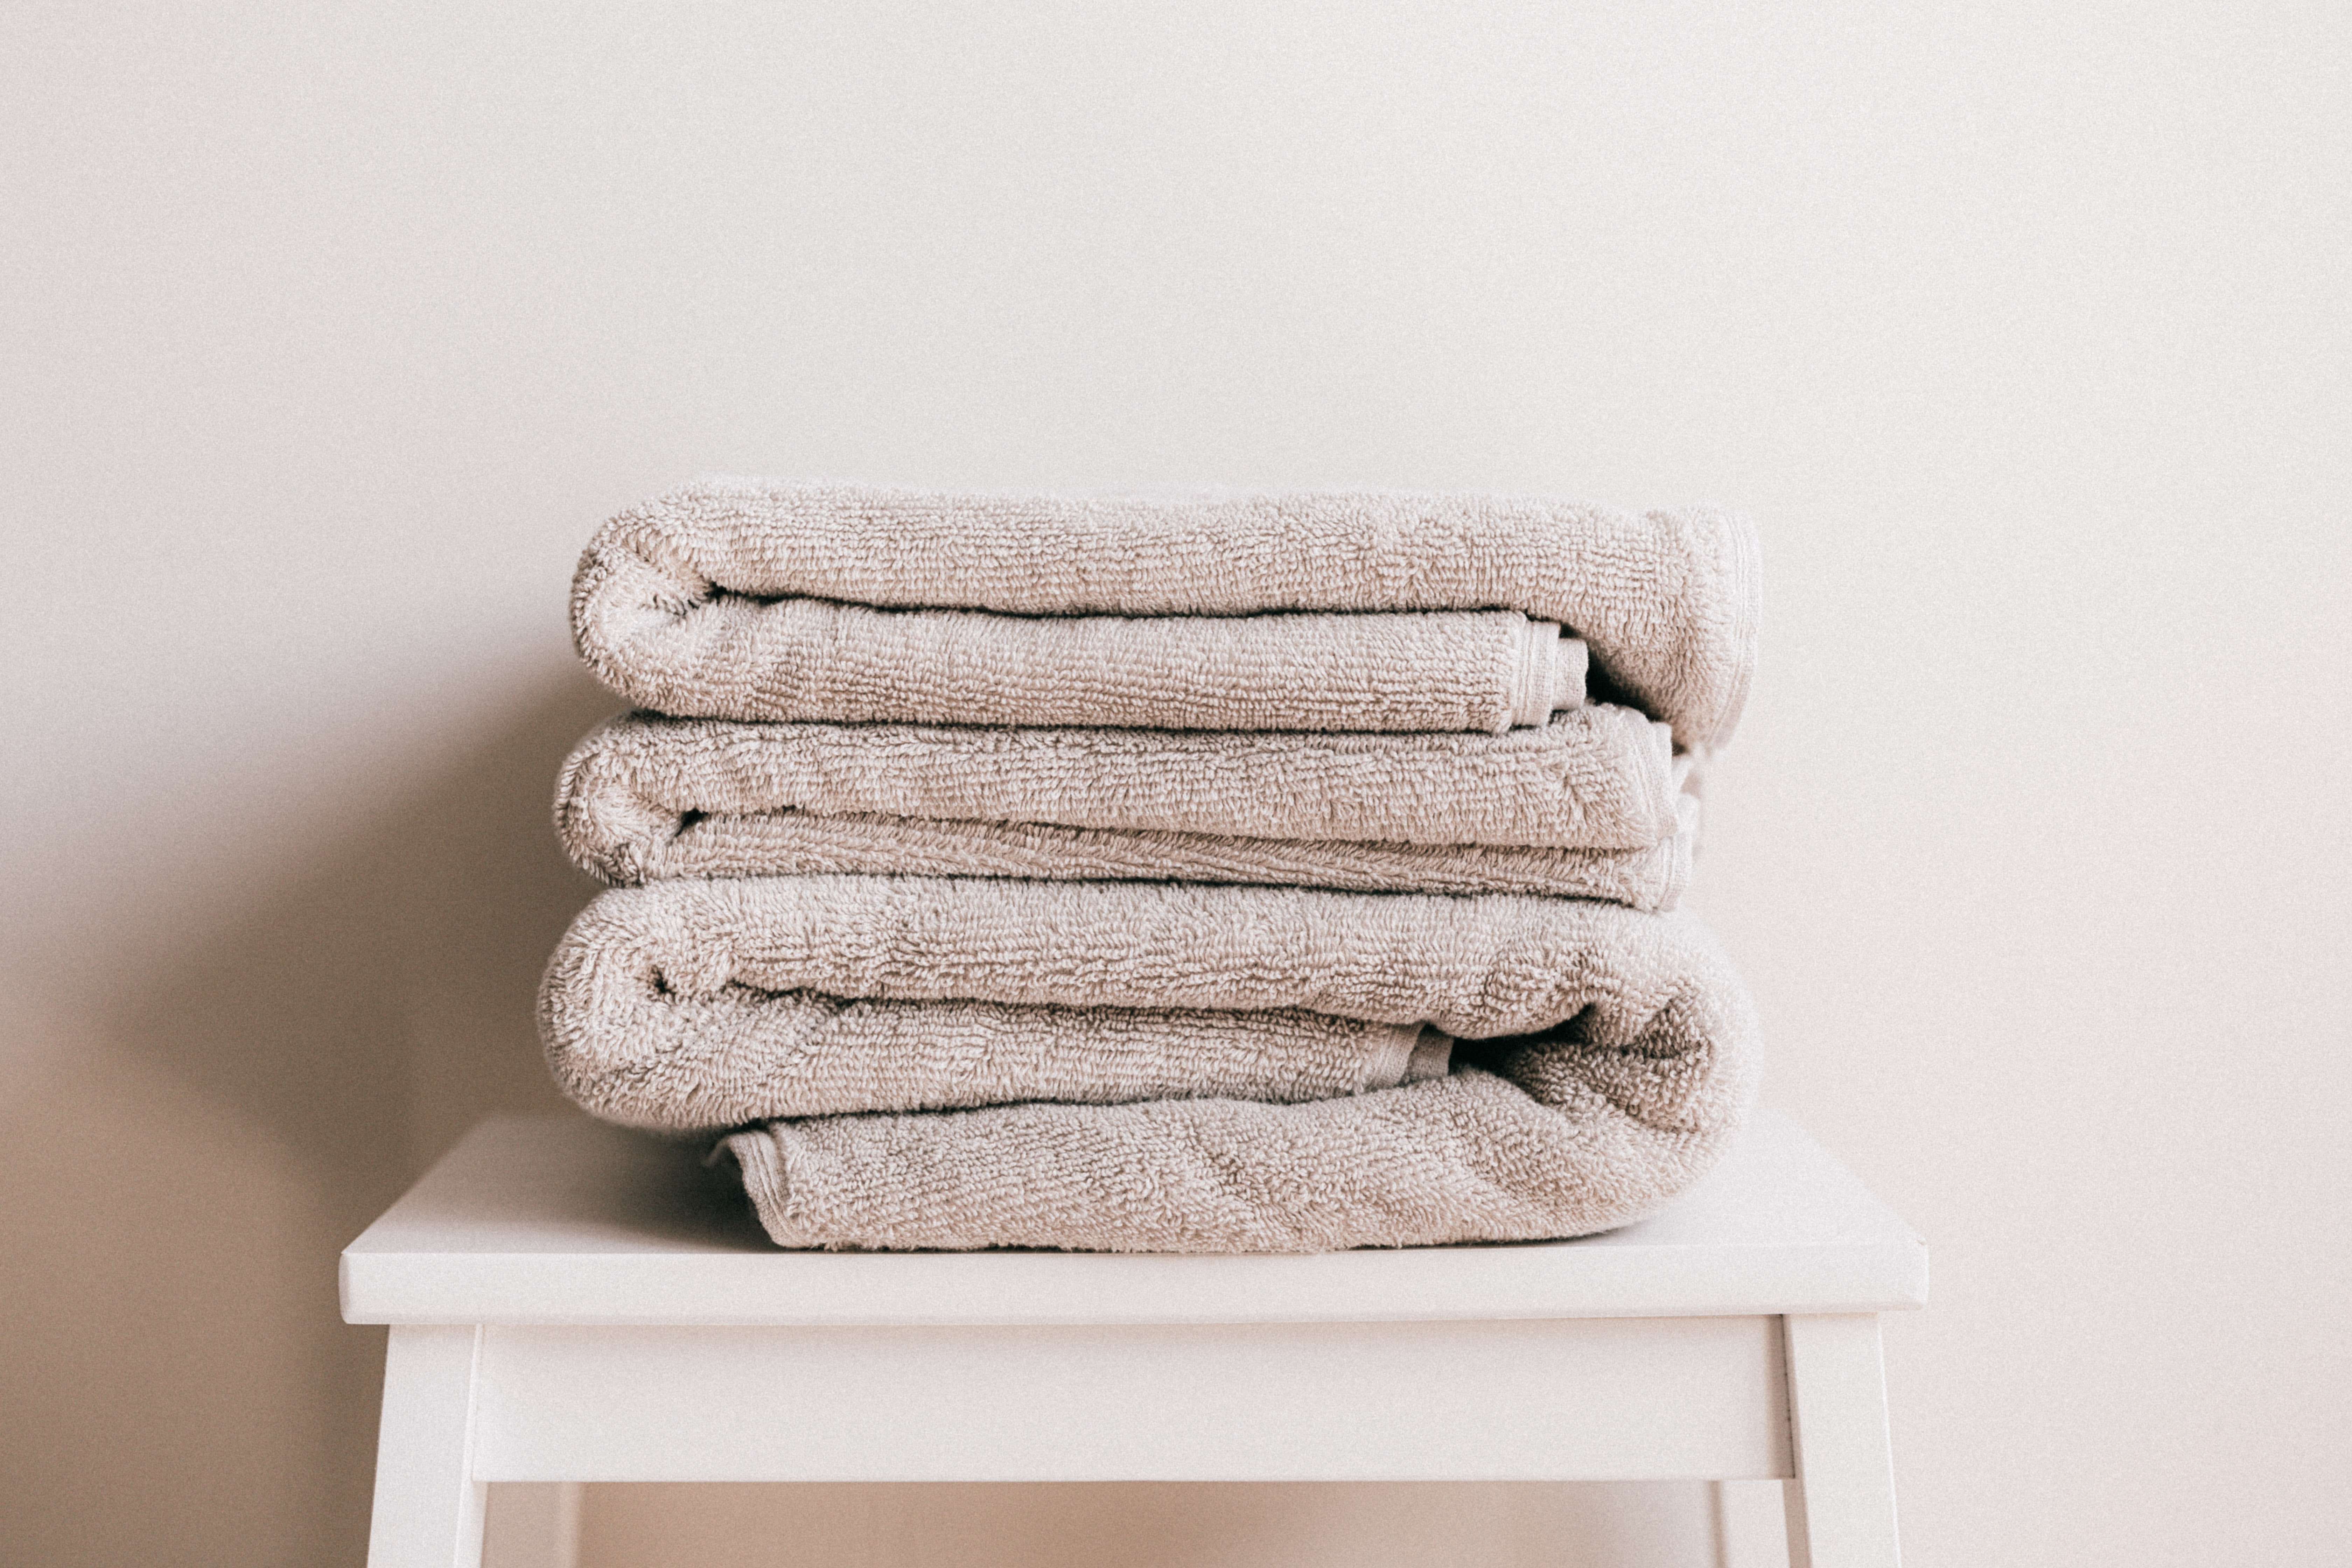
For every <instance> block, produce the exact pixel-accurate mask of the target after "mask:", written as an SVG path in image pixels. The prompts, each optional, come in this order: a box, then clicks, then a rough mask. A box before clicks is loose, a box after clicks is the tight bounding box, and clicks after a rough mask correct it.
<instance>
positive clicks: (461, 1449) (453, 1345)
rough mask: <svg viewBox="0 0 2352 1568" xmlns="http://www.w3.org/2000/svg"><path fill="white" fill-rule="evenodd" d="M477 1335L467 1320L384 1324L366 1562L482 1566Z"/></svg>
mask: <svg viewBox="0 0 2352 1568" xmlns="http://www.w3.org/2000/svg"><path fill="white" fill-rule="evenodd" d="M480 1342H481V1331H480V1330H479V1329H477V1328H474V1327H472V1326H470V1325H460V1326H457V1327H442V1326H438V1325H436V1326H433V1327H429V1328H408V1327H401V1326H398V1325H395V1326H394V1329H393V1331H392V1340H391V1343H390V1344H389V1345H388V1346H387V1347H386V1348H385V1351H384V1357H383V1426H382V1427H380V1428H379V1429H378V1432H377V1436H376V1445H375V1514H374V1519H373V1522H372V1524H371V1525H370V1527H369V1531H368V1568H481V1562H482V1512H483V1506H484V1503H485V1501H486V1498H487V1494H488V1487H487V1486H485V1485H484V1484H483V1483H482V1482H480V1481H478V1480H476V1479H474V1368H475V1363H476V1359H477V1354H478V1349H479V1346H480Z"/></svg>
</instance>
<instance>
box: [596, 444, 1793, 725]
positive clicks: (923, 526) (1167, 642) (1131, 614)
mask: <svg viewBox="0 0 2352 1568" xmlns="http://www.w3.org/2000/svg"><path fill="white" fill-rule="evenodd" d="M1757 582H1758V570H1757V558H1756V547H1755V539H1754V533H1753V531H1752V530H1750V529H1749V528H1748V525H1747V524H1746V523H1745V522H1744V521H1741V520H1739V519H1738V518H1735V517H1731V516H1728V515H1726V514H1723V513H1719V512H1715V511H1710V510H1689V511H1681V512H1647V513H1643V514H1641V515H1638V516H1636V515H1633V514H1630V513H1623V512H1615V511H1610V510H1602V509H1599V508H1591V507H1580V506H1570V505H1565V504H1562V503H1559V502H1552V501H1538V500H1502V499H1493V498H1477V497H1444V496H1398V495H1380V494H1364V495H1348V494H1332V495H1291V496H1257V497H1244V498H1238V499H1219V500H1139V499H1125V498H1117V499H1112V498H1105V499H1096V500H1056V499H1050V498H1021V497H1010V496H956V495H934V494H925V493H921V492H916V491H906V490H889V489H862V488H856V487H849V486H825V485H775V484H763V483H758V482H753V481H740V480H716V481H710V482H707V483H704V484H700V485H694V486H689V487H688V488H687V489H680V490H677V491H674V492H672V493H671V494H669V495H667V496H664V497H662V498H661V499H660V500H655V501H652V502H648V503H647V504H646V505H643V506H639V507H635V508H632V509H631V510H627V511H625V512H622V513H621V514H620V515H618V516H616V517H614V518H613V519H612V520H610V521H607V522H606V523H605V524H604V526H603V527H602V528H600V529H599V530H598V531H597V532H596V534H595V536H594V538H593V540H592V541H591V542H590V544H589V546H588V550H587V552H586V553H585V554H584V555H583V557H582V559H581V563H580V569H579V572H578V574H577V575H576V576H575V577H574V579H573V581H572V635H573V638H574V640H575V642H576V643H577V644H578V647H579V649H580V652H581V655H582V657H583V658H585V659H586V660H587V662H588V665H589V667H590V668H592V669H593V670H594V671H595V672H596V674H597V676H598V678H599V679H602V680H604V682H605V683H606V684H607V685H609V686H611V687H613V688H614V689H615V690H617V691H620V692H621V693H623V694H624V695H625V696H627V697H629V698H630V699H632V700H635V701H636V702H639V703H641V704H643V705H645V706H646V707H649V708H654V709H658V710H661V711H663V712H666V713H675V714H680V715H695V716H707V717H714V718H730V719H763V720H841V721H859V722H866V721H913V722H936V723H992V724H993V723H1002V724H1044V725H1070V724H1085V725H1139V726H1147V727H1151V728H1160V729H1231V730H1352V731H1365V730H1391V731H1410V730H1465V731H1502V730H1504V729H1507V728H1508V727H1509V726H1511V725H1513V724H1515V723H1516V724H1531V723H1541V722H1542V721H1544V718H1545V716H1546V715H1548V714H1549V712H1550V711H1552V710H1555V709H1558V708H1564V707H1572V706H1574V705H1575V704H1576V703H1577V702H1578V701H1580V700H1582V696H1583V689H1584V681H1583V673H1584V672H1583V669H1582V668H1581V661H1582V659H1583V658H1584V657H1585V656H1586V655H1587V653H1588V652H1589V655H1590V657H1591V659H1592V660H1593V661H1594V662H1595V663H1596V664H1597V665H1598V667H1599V668H1600V670H1601V674H1602V676H1603V677H1604V679H1605V684H1606V686H1607V688H1608V689H1609V690H1610V691H1611V692H1612V693H1614V694H1617V695H1620V696H1622V699H1623V700H1626V701H1629V702H1631V703H1633V705H1635V706H1637V707H1640V708H1641V709H1643V710H1644V711H1646V712H1648V713H1649V714H1650V715H1651V716H1652V717H1654V718H1656V719H1660V720H1663V721H1666V722H1668V723H1670V724H1671V725H1673V727H1674V732H1675V740H1676V742H1677V743H1678V744H1681V745H1685V746H1691V747H1712V746H1719V745H1721V744H1722V743H1723V742H1725V741H1726V740H1727V739H1729V737H1730V734H1731V731H1732V728H1733V726H1734V724H1735V723H1736V722H1737V721H1738V715H1739V708H1740V705H1741V703H1742V702H1743V701H1744V700H1745V698H1746V695H1747V689H1748V675H1749V671H1750V669H1751V668H1752V666H1753V663H1754V652H1755V625H1756V598H1757ZM1327 612H1341V613H1338V614H1332V613H1327ZM1138 617H1141V618H1138ZM1559 626H1566V627H1568V628H1570V630H1571V631H1572V632H1573V634H1574V636H1575V637H1576V638H1579V639H1581V645H1582V646H1581V647H1580V646H1579V645H1578V644H1577V643H1575V642H1570V641H1566V640H1563V639H1562V638H1561V637H1560V636H1559V633H1558V631H1557V628H1558V627H1559Z"/></svg>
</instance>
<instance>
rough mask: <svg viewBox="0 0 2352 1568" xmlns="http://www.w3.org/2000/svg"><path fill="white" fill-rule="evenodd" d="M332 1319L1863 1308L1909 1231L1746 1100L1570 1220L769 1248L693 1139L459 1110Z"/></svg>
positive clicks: (1089, 1319) (1190, 1317)
mask: <svg viewBox="0 0 2352 1568" xmlns="http://www.w3.org/2000/svg"><path fill="white" fill-rule="evenodd" d="M341 1283H342V1302H343V1317H344V1320H345V1321H349V1322H354V1323H507V1324H515V1323H544V1324H577V1325H591V1324H625V1323H634V1324H656V1323H674V1324H680V1325H691V1324H757V1323H768V1324H805V1325H877V1326H887V1325H901V1324H907V1325H911V1324H926V1323H931V1324H944V1323H975V1324H978V1323H996V1324H1019V1323H1036V1324H1054V1323H1062V1324H1067V1323H1147V1322H1156V1323H1171V1322H1173V1323H1185V1322H1201V1323H1210V1322H1301V1321H1357V1322H1361V1321H1396V1320H1414V1319H1419V1320H1469V1319H1497V1318H1583V1317H1698V1316H1717V1315H1730V1314H1740V1315H1746V1314H1755V1313H1781V1312H1864V1311H1881V1310H1889V1309H1897V1308H1905V1307H1916V1306H1920V1305H1923V1304H1924V1303H1925V1302H1926V1300H1927V1247H1926V1246H1925V1244H1923V1243H1922V1242H1921V1241H1920V1240H1919V1238H1918V1237H1916V1236H1915V1235H1913V1234H1912V1232H1911V1230H1910V1229H1909V1227H1908V1226H1905V1225H1904V1223H1903V1222H1902V1221H1901V1220H1900V1219H1898V1218H1896V1217H1895V1214H1894V1213H1893V1212H1892V1211H1891V1210H1889V1209H1888V1208H1887V1207H1886V1206H1885V1205H1883V1204H1881V1203H1880V1202H1879V1201H1878V1200H1877V1199H1876V1198H1874V1197H1873V1196H1872V1195H1871V1194H1870V1193H1869V1192H1868V1191H1866V1190H1865V1189H1864V1187H1863V1185H1862V1184H1861V1183H1860V1182H1858V1181H1856V1180H1855V1179H1854V1177H1853V1174H1852V1173H1849V1172H1848V1171H1847V1170H1846V1169H1845V1168H1844V1167H1843V1166H1842V1165H1840V1164H1839V1163H1837V1162H1836V1161H1835V1160H1834V1159H1832V1157H1831V1156H1830V1155H1829V1154H1828V1153H1827V1152H1824V1151H1823V1150H1822V1147H1821V1146H1820V1145H1819V1144H1817V1143H1815V1142H1813V1141H1812V1140H1811V1138H1809V1137H1807V1136H1806V1135H1805V1134H1804V1132H1803V1131H1801V1130H1799V1129H1798V1128H1797V1127H1796V1126H1795V1125H1794V1124H1793V1123H1791V1122H1790V1121H1787V1120H1786V1119H1785V1118H1782V1117H1780V1116H1778V1115H1775V1114H1773V1113H1771V1112H1769V1111H1760V1110H1759V1112H1758V1113H1757V1114H1756V1116H1755V1119H1754V1120H1753V1121H1751V1122H1750V1123H1749V1125H1748V1128H1747V1130H1746V1131H1744V1132H1743V1133H1742V1134H1741V1136H1740V1139H1739V1141H1738V1143H1737V1144H1735V1145H1734V1147H1733V1148H1732V1150H1731V1151H1730V1152H1729V1153H1727V1155H1725V1157H1724V1159H1723V1161H1722V1163H1720V1164H1718V1165H1717V1167H1716V1169H1715V1170H1714V1171H1712V1172H1710V1173H1708V1174H1707V1175H1706V1176H1705V1177H1704V1178H1702V1179H1701V1180H1700V1181H1699V1182H1698V1183H1696V1184H1695V1185H1693V1186H1692V1187H1691V1189H1690V1190H1689V1191H1688V1192H1686V1193H1685V1194H1682V1195H1681V1196H1680V1197H1678V1198H1676V1199H1675V1201H1674V1202H1673V1203H1671V1204H1669V1205H1666V1206H1665V1207H1664V1209H1662V1210H1660V1211H1659V1212H1658V1213H1657V1214H1655V1215H1652V1216H1651V1217H1649V1218H1648V1219H1645V1220H1642V1221H1640V1222H1638V1223H1637V1224H1634V1225H1630V1226H1624V1227H1623V1228H1622V1229H1619V1230H1614V1231H1609V1232H1605V1233H1603V1234H1601V1235H1599V1236H1590V1237H1579V1238H1577V1239H1575V1240H1571V1241H1547V1242H1535V1243H1526V1244H1517V1245H1507V1246H1504V1245H1497V1246H1472V1247H1412V1248H1405V1249H1401V1250H1397V1249H1389V1250H1378V1251H1373V1250H1366V1251H1358V1252H1328V1253H1314V1254H1305V1255H1271V1254H1269V1255H1244V1256H1218V1257H1198V1256H1169V1255H1159V1254H1153V1255H1139V1254H1116V1255H1115V1254H1107V1253H1062V1252H1012V1251H1005V1252H928V1253H891V1252H866V1253H829V1252H786V1251H782V1250H780V1249H779V1248H777V1247H774V1246H772V1244H771V1243H770V1242H769V1241H768V1239H767V1238H766V1237H765V1236H764V1235H763V1234H762V1233H761V1230H760V1227H759V1225H758V1223H757V1222H756V1221H755V1220H754V1219H753V1217H752V1215H751V1205H750V1204H749V1203H748V1202H746V1201H745V1199H744V1197H743V1194H742V1190H741V1188H740V1186H737V1185H736V1184H734V1183H733V1181H732V1180H731V1179H730V1178H728V1177H724V1176H721V1175H719V1174H716V1173H711V1172H709V1171H707V1170H705V1169H704V1168H703V1166H702V1164H701V1161H700V1152H699V1150H698V1148H692V1147H686V1146H681V1145H677V1144H672V1143H665V1142H657V1141H655V1140H653V1139H649V1138H645V1137H642V1136H639V1135H637V1134H635V1133H631V1132H627V1131H622V1130H621V1129H618V1128H614V1127H607V1126H604V1125H602V1124H600V1123H597V1122H593V1121H588V1120H586V1119H585V1118H581V1117H499V1118H495V1119H493V1120H490V1121H484V1122H482V1123H481V1124H480V1125H479V1126H478V1127H476V1128H475V1129H474V1130H473V1131H471V1132H469V1133H467V1135H466V1137H465V1138H464V1139H463V1140H462V1141H460V1142H459V1143H458V1144H457V1147H456V1148H455V1149H453V1150H451V1151H450V1152H449V1153H448V1154H447V1155H446V1156H445V1157H444V1158H443V1159H442V1160H441V1162H440V1163H438V1164H436V1165H435V1166H434V1167H433V1169H432V1170H431V1171H429V1172H427V1173H425V1177H424V1179H423V1180H421V1181H419V1182H418V1183H417V1184H416V1185H415V1186H414V1187H412V1188H411V1189H410V1190H409V1192H408V1194H407V1195H406V1196H404V1197H403V1198H402V1199H401V1200H400V1201H399V1202H397V1203H395V1204H394V1205H392V1207H391V1208H389V1209H387V1210H386V1211H385V1212H384V1214H383V1217H381V1218H379V1219H378V1220H377V1221H376V1222H375V1223H374V1224H373V1225H372V1226H368V1228H367V1230H366V1231H365V1232H364V1233H362V1235H361V1237H359V1239H358V1240H356V1241H354V1242H352V1244H351V1246H350V1247H346V1248H345V1249H344V1251H343V1257H342V1279H341Z"/></svg>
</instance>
